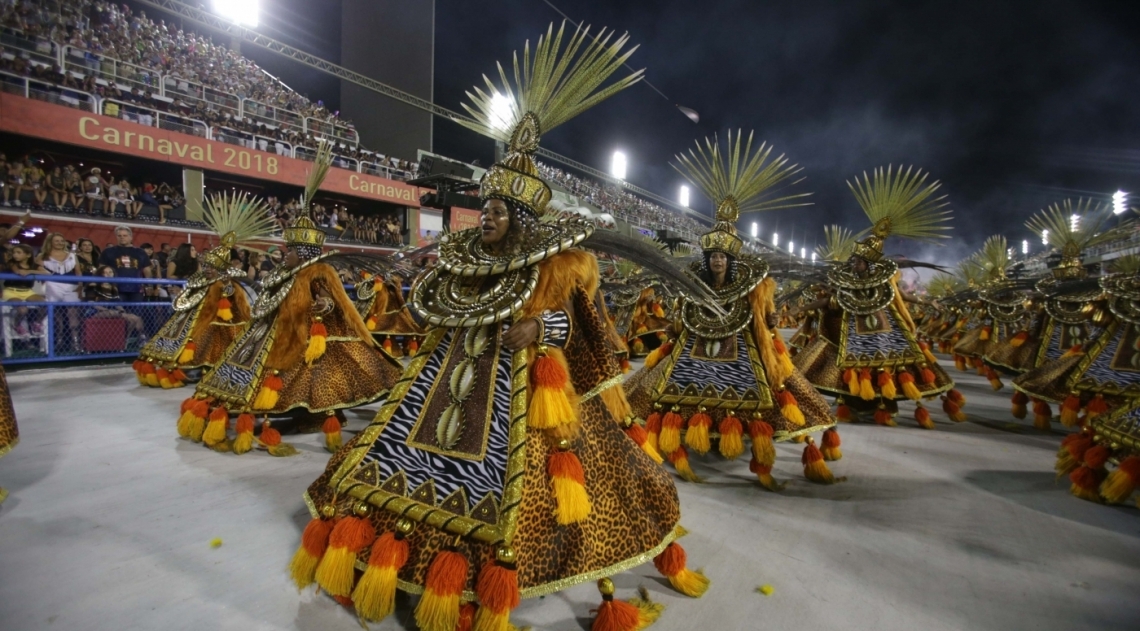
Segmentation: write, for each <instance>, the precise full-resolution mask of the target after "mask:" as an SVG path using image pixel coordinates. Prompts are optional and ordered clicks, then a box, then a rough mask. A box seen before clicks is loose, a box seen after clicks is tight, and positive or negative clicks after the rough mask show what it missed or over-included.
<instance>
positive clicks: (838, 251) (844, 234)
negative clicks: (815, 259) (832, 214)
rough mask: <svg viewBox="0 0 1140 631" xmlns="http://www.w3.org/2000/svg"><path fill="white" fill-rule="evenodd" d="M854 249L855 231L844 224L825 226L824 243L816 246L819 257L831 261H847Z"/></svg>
mask: <svg viewBox="0 0 1140 631" xmlns="http://www.w3.org/2000/svg"><path fill="white" fill-rule="evenodd" d="M854 251H855V233H853V232H851V231H850V230H848V229H847V228H844V227H842V226H836V225H830V226H824V227H823V245H817V246H816V248H815V252H816V254H818V255H819V258H821V259H823V260H825V261H831V262H839V261H846V260H847V259H849V258H851V254H852V253H853V252H854Z"/></svg>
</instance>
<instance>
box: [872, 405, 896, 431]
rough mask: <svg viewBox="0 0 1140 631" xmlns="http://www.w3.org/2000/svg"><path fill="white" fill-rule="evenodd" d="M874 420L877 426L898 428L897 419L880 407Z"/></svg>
mask: <svg viewBox="0 0 1140 631" xmlns="http://www.w3.org/2000/svg"><path fill="white" fill-rule="evenodd" d="M874 418H875V424H877V425H883V426H886V427H895V426H896V424H895V419H894V418H892V417H891V413H890V411H888V410H887V408H885V407H882V406H879V409H877V410H875V417H874Z"/></svg>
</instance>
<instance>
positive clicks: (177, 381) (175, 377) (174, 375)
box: [170, 368, 186, 388]
mask: <svg viewBox="0 0 1140 631" xmlns="http://www.w3.org/2000/svg"><path fill="white" fill-rule="evenodd" d="M170 381H171V382H172V383H173V384H174V387H175V388H180V387H182V386H184V385H186V373H184V372H182V369H181V368H175V369H174V370H172V371H170Z"/></svg>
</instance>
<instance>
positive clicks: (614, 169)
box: [610, 151, 629, 180]
mask: <svg viewBox="0 0 1140 631" xmlns="http://www.w3.org/2000/svg"><path fill="white" fill-rule="evenodd" d="M627 166H629V161H628V160H627V159H626V157H625V154H624V153H622V152H620V151H615V152H614V159H613V162H611V163H610V175H612V176H614V177H616V178H617V179H619V180H624V179H625V172H626V167H627Z"/></svg>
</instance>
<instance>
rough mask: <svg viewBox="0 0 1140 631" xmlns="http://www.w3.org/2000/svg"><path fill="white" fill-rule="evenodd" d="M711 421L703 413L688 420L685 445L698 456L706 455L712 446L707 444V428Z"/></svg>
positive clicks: (710, 425)
mask: <svg viewBox="0 0 1140 631" xmlns="http://www.w3.org/2000/svg"><path fill="white" fill-rule="evenodd" d="M710 427H712V419H711V418H709V415H708V414H705V413H704V412H703V411H701V412H698V413H696V414H694V415H693V416H692V417H690V418H689V429H688V431H686V432H685V444H686V445H688V446H689V447H692V448H693V451H695V452H697V453H699V454H702V455H703V454H707V453H708V452H709V449H711V448H712V445H711V444H710V443H709V428H710Z"/></svg>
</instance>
